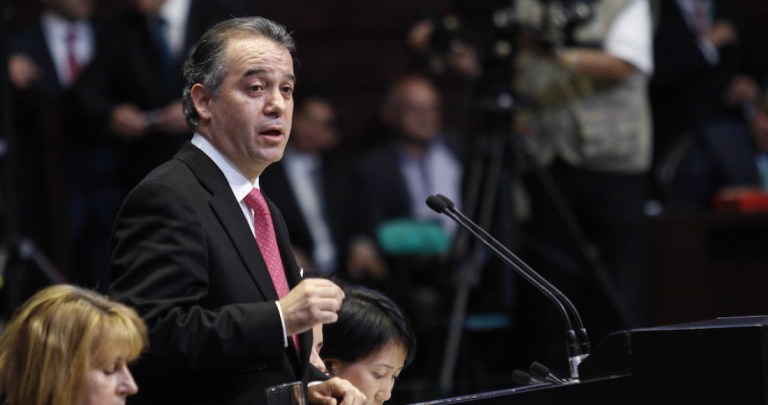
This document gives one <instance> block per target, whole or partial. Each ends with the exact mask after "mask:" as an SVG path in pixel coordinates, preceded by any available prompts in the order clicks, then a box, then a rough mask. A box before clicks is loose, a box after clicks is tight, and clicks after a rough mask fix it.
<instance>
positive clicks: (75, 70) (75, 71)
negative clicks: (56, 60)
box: [65, 27, 80, 84]
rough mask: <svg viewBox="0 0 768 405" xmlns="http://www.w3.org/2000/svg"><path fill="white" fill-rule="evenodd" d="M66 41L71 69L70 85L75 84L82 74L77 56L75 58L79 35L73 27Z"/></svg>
mask: <svg viewBox="0 0 768 405" xmlns="http://www.w3.org/2000/svg"><path fill="white" fill-rule="evenodd" d="M65 41H66V44H67V66H68V67H69V78H70V84H73V83H75V80H77V76H78V75H79V74H80V64H79V63H78V62H77V56H75V43H76V41H77V33H76V31H75V28H74V27H71V28H70V29H69V31H68V32H67V37H66V39H65Z"/></svg>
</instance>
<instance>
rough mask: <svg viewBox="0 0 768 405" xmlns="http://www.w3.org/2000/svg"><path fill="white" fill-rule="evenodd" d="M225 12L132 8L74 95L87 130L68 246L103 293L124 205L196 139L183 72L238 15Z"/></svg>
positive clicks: (76, 168) (120, 17)
mask: <svg viewBox="0 0 768 405" xmlns="http://www.w3.org/2000/svg"><path fill="white" fill-rule="evenodd" d="M227 4H228V2H226V1H225V2H223V5H221V6H219V5H218V3H216V2H214V1H213V0H131V1H130V4H129V7H128V8H127V9H124V10H119V12H116V14H115V15H114V16H113V17H111V18H110V19H108V20H106V22H105V23H104V24H103V25H104V28H105V29H104V32H102V33H101V34H100V35H99V36H98V47H99V50H100V51H99V54H98V55H97V57H96V59H95V60H94V61H93V64H92V65H91V66H90V68H89V69H87V70H86V71H84V72H83V75H82V78H81V80H80V83H79V84H78V86H77V88H76V91H75V95H76V99H77V104H78V107H79V110H80V116H79V117H80V121H81V122H82V123H83V124H84V126H85V128H84V130H83V131H79V132H77V133H76V134H77V136H76V137H75V136H73V138H74V139H73V144H74V146H73V148H72V155H73V159H72V173H73V177H72V188H73V199H72V205H73V208H72V211H73V221H72V231H71V239H72V240H73V242H74V244H75V245H76V246H78V247H79V250H78V251H79V252H80V255H81V256H82V257H80V258H78V260H77V261H76V263H75V268H78V269H87V272H88V273H91V274H94V275H95V277H94V278H95V280H94V281H92V282H91V283H95V284H97V287H98V288H99V289H102V288H104V287H105V286H106V285H107V284H108V283H109V277H108V274H106V273H107V272H106V267H107V265H108V251H109V232H110V230H111V227H112V220H113V218H114V217H115V214H116V213H117V210H118V208H119V207H120V202H121V201H122V199H123V198H125V194H126V193H127V191H128V190H130V189H131V187H133V186H134V185H135V184H136V183H137V182H138V181H139V180H140V179H141V178H142V177H143V176H144V175H146V174H147V173H148V172H149V171H150V170H151V169H153V168H154V167H155V166H157V165H159V164H160V163H162V162H164V161H165V160H167V159H169V158H170V157H171V156H173V154H174V153H175V152H176V151H177V150H178V149H179V147H180V146H181V145H182V143H184V141H185V140H187V139H189V136H191V132H190V130H189V128H188V127H187V125H186V122H185V120H184V114H183V113H182V108H181V92H182V89H183V87H184V79H183V77H182V75H181V73H180V72H181V68H182V65H183V62H184V59H185V58H187V57H188V56H189V54H190V52H191V50H192V49H193V48H194V45H195V43H196V42H197V40H198V39H199V38H200V35H202V33H203V32H204V31H205V30H206V29H207V28H209V27H210V26H212V25H213V24H215V23H216V22H218V21H221V20H223V19H224V18H226V17H227V16H228V15H229V14H233V15H237V13H236V10H234V9H232V10H230V8H229V7H228V6H227ZM91 283H89V285H90V284H91Z"/></svg>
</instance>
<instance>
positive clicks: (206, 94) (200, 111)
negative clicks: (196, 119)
mask: <svg viewBox="0 0 768 405" xmlns="http://www.w3.org/2000/svg"><path fill="white" fill-rule="evenodd" d="M190 95H191V96H192V103H193V104H194V105H195V110H196V111H197V115H199V116H200V121H207V120H209V119H210V118H211V112H210V105H211V99H212V95H211V91H210V90H208V88H207V87H205V86H204V85H202V84H200V83H195V84H194V85H193V86H192V88H190Z"/></svg>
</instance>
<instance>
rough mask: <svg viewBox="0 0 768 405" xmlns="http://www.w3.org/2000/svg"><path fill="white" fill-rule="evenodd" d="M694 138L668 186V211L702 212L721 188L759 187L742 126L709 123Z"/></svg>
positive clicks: (750, 142) (750, 145)
mask: <svg viewBox="0 0 768 405" xmlns="http://www.w3.org/2000/svg"><path fill="white" fill-rule="evenodd" d="M694 135H695V138H694V141H693V144H692V145H691V147H690V148H689V149H688V151H687V153H686V155H685V156H684V157H683V158H682V160H681V161H680V163H679V165H678V167H677V170H676V171H675V173H674V176H673V178H672V181H671V184H670V188H669V201H668V209H669V210H670V211H672V212H689V211H705V210H707V209H709V207H710V205H711V203H712V198H713V197H714V196H715V193H716V192H717V191H718V190H720V189H721V188H723V187H727V186H745V187H759V186H760V174H759V169H758V167H757V163H755V154H756V148H755V145H754V141H753V139H752V136H751V135H750V133H749V128H748V126H747V125H746V124H745V123H743V122H739V121H730V120H724V121H722V120H721V121H713V122H709V123H707V124H705V125H702V126H700V127H699V128H698V129H697V130H696V131H695V132H694Z"/></svg>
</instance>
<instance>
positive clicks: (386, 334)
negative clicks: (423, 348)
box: [320, 286, 416, 404]
mask: <svg viewBox="0 0 768 405" xmlns="http://www.w3.org/2000/svg"><path fill="white" fill-rule="evenodd" d="M344 294H345V297H344V301H343V302H342V304H341V308H340V309H339V312H338V316H339V318H338V320H337V321H336V322H334V323H329V324H325V325H323V339H324V341H323V345H322V347H321V349H320V357H321V358H322V359H323V362H324V363H325V366H326V368H327V370H328V373H329V374H331V375H333V376H336V377H341V378H343V379H346V380H348V381H349V382H351V383H352V384H353V385H354V386H355V387H357V389H359V390H360V391H362V392H363V393H364V394H365V395H366V397H367V398H368V402H367V404H381V403H383V402H384V401H386V400H388V399H389V398H390V397H391V396H392V388H393V386H394V385H395V381H396V380H397V378H398V376H399V375H400V372H402V370H403V369H404V368H405V367H406V366H408V365H409V364H410V363H411V361H412V360H413V356H414V354H415V350H416V338H415V336H414V333H413V329H412V327H411V324H410V322H409V320H408V319H407V318H406V317H405V315H404V314H403V312H402V310H401V309H400V308H399V307H398V306H397V304H395V303H394V302H392V300H391V299H389V298H388V297H387V296H385V295H384V294H382V293H380V292H378V291H374V290H370V289H367V288H364V287H354V286H346V287H344Z"/></svg>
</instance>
